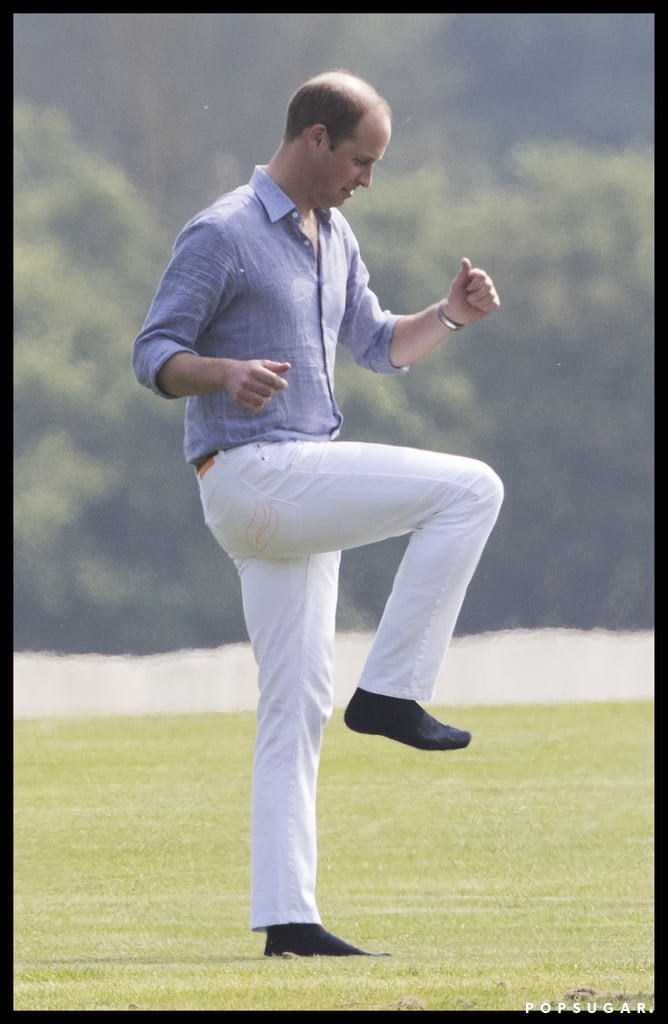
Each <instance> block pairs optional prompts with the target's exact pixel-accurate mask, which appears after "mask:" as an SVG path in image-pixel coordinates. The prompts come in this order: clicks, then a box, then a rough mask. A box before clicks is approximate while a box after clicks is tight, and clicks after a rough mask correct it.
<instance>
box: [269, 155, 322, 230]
mask: <svg viewBox="0 0 668 1024" xmlns="http://www.w3.org/2000/svg"><path fill="white" fill-rule="evenodd" d="M266 173H267V174H268V175H269V177H270V178H271V179H272V181H275V182H276V184H277V185H278V187H279V188H281V189H282V190H283V191H284V192H285V194H286V196H289V197H290V199H292V202H293V203H294V204H295V206H296V207H297V209H298V210H299V212H300V213H301V215H302V221H303V222H306V221H309V220H312V219H313V211H314V210H315V208H316V207H315V203H313V202H312V201H311V200H310V198H309V195H308V191H307V189H306V186H305V184H304V183H303V182H302V180H301V176H300V174H299V172H298V170H297V169H296V168H295V166H294V161H293V160H292V159H291V155H290V154H289V153H288V152H287V150H286V147H285V144H283V145H281V146H280V148H279V149H278V150H277V151H276V152H275V153H274V155H273V156H272V158H271V160H270V161H269V163H268V164H267V168H266Z"/></svg>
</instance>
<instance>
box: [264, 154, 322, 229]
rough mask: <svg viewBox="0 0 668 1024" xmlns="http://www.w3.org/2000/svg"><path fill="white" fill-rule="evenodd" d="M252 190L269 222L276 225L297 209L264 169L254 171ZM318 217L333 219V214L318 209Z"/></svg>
mask: <svg viewBox="0 0 668 1024" xmlns="http://www.w3.org/2000/svg"><path fill="white" fill-rule="evenodd" d="M250 184H251V187H252V189H253V190H254V192H255V194H256V196H257V197H258V199H259V200H260V202H261V203H262V205H263V206H264V208H265V210H266V211H267V216H268V217H269V220H270V221H271V222H272V224H274V223H275V222H276V221H277V220H280V219H281V218H282V217H285V216H286V214H288V213H292V211H293V210H296V209H297V207H296V206H295V204H294V203H293V202H292V199H290V196H287V195H286V194H285V192H284V191H283V189H282V188H280V187H279V186H278V185H277V184H276V182H275V181H274V179H273V178H270V177H269V175H268V174H267V172H266V170H265V168H264V167H262V166H260V165H259V164H258V166H257V167H256V168H255V170H254V171H253V175H252V177H251V180H250ZM317 212H318V215H319V216H320V217H322V218H324V219H325V220H329V219H330V218H331V215H332V212H331V210H328V209H318V211H317Z"/></svg>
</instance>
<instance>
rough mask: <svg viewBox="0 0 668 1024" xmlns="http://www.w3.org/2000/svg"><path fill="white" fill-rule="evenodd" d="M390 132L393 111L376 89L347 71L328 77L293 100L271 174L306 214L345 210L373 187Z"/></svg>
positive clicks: (319, 77)
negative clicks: (350, 201)
mask: <svg viewBox="0 0 668 1024" xmlns="http://www.w3.org/2000/svg"><path fill="white" fill-rule="evenodd" d="M391 128H392V112H391V110H390V107H389V105H388V104H387V102H386V101H385V100H384V99H383V98H382V96H380V95H379V94H378V93H377V92H376V90H375V89H374V88H373V86H371V85H369V83H368V82H365V81H364V79H361V78H358V77H357V76H356V75H352V74H350V72H348V71H338V70H337V71H326V72H324V73H323V74H320V75H316V76H315V77H314V78H311V79H309V81H308V82H305V83H304V85H302V86H301V87H300V88H299V89H298V90H297V92H296V93H295V94H294V96H293V97H292V99H291V100H290V103H289V106H288V113H287V119H286V127H285V133H284V136H283V144H282V146H281V149H280V150H279V157H278V160H276V158H275V159H274V161H272V165H271V168H272V171H273V172H274V176H275V178H276V180H277V181H278V182H279V184H281V185H282V187H283V188H284V189H285V190H286V192H288V194H289V195H291V196H292V197H293V198H294V199H295V201H296V202H298V204H300V205H301V206H302V207H303V208H309V207H310V208H311V209H314V208H316V207H330V206H341V205H342V204H343V203H344V202H345V201H346V199H349V198H350V196H352V195H353V193H354V192H355V190H356V189H357V188H360V187H361V188H368V187H369V185H370V184H371V179H372V176H373V168H374V165H375V163H376V162H377V161H378V160H380V159H381V157H382V156H383V154H384V152H385V149H386V148H387V144H388V142H389V141H390V135H391Z"/></svg>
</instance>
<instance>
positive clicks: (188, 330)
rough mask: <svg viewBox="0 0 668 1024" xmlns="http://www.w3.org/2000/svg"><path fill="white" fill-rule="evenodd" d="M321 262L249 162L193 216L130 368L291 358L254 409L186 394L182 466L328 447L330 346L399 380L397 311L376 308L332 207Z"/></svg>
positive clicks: (347, 230)
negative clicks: (265, 444) (275, 447)
mask: <svg viewBox="0 0 668 1024" xmlns="http://www.w3.org/2000/svg"><path fill="white" fill-rule="evenodd" d="M316 212H317V217H318V222H319V248H320V255H319V259H316V255H315V253H314V250H313V246H312V244H311V242H310V241H309V240H308V239H307V237H306V235H304V234H303V233H302V231H301V229H300V227H299V220H300V215H299V211H298V210H297V208H296V207H295V205H294V203H293V202H292V200H291V199H290V198H289V197H288V196H287V195H286V194H285V193H284V192H283V191H282V189H280V188H279V187H278V185H277V184H276V183H275V182H274V181H273V180H272V179H271V178H270V177H269V176H268V175H267V174H266V172H265V170H264V169H263V168H262V167H256V168H255V170H254V172H253V175H252V177H251V180H250V182H249V183H248V184H247V185H242V186H240V187H239V188H237V189H235V190H234V191H233V192H229V193H227V194H225V195H223V196H221V197H220V198H219V199H218V200H217V201H216V202H215V203H213V205H212V206H210V207H208V208H207V209H206V210H203V211H202V212H201V213H199V214H197V215H196V216H195V217H193V219H192V220H190V221H189V222H188V223H187V224H186V225H185V227H184V228H183V230H182V231H181V233H180V234H179V236H178V238H177V239H176V242H175V243H174V249H173V253H172V258H171V260H170V262H169V264H168V266H167V268H166V270H165V272H164V274H163V276H162V279H161V281H160V284H159V286H158V290H157V292H156V295H155V298H154V299H153V302H152V304H151V308H150V310H149V312H148V315H147V317H146V320H145V322H144V324H143V326H142V329H141V332H140V333H139V334H138V336H137V337H136V339H135V342H134V346H133V355H132V366H133V370H134V373H135V376H136V378H137V380H138V381H139V383H140V384H143V385H144V386H145V387H147V388H150V389H151V390H153V391H154V392H155V393H156V394H157V395H160V396H162V397H163V398H173V397H174V396H173V395H169V394H167V393H166V392H164V391H162V390H161V389H160V387H159V386H158V383H157V376H158V373H159V371H160V369H161V367H162V366H163V365H164V364H165V363H166V362H167V360H168V359H169V358H170V357H171V356H173V355H175V353H177V352H184V351H186V352H194V353H196V354H198V355H201V356H217V357H221V356H222V357H227V358H231V359H273V360H276V361H278V362H284V361H286V362H289V363H290V364H291V369H290V370H289V371H288V373H287V374H286V375H285V376H286V380H287V382H288V385H289V386H288V387H287V388H285V389H283V390H282V391H278V392H276V393H275V395H274V397H273V398H272V400H271V402H269V403H268V404H267V406H266V407H265V408H264V409H263V410H261V411H260V412H245V411H244V410H243V409H240V408H239V406H238V405H236V403H235V402H233V401H232V399H231V398H230V397H229V395H227V394H226V393H225V392H222V391H221V392H216V393H214V394H209V395H193V396H189V397H188V398H186V408H185V440H184V454H185V458H186V462H193V461H194V460H195V459H197V458H198V457H200V456H202V455H205V454H207V453H208V452H211V451H216V450H218V449H220V448H233V447H235V446H237V445H242V444H249V443H251V442H254V441H286V440H291V439H292V440H294V439H297V440H329V439H333V438H335V437H336V436H337V435H338V434H339V432H340V430H341V424H342V422H343V416H342V413H341V411H340V409H339V407H338V405H337V402H336V399H335V397H334V363H335V357H336V346H337V344H338V343H340V344H342V345H345V347H346V348H347V349H348V350H349V351H350V353H351V355H352V357H353V359H354V360H355V362H356V363H358V364H359V365H360V366H363V367H366V368H367V369H369V370H373V371H375V372H377V373H404V372H406V368H405V367H404V368H398V367H395V366H393V365H392V363H391V362H390V358H389V346H390V341H391V339H392V332H393V329H394V324H395V323H396V321H397V320H398V319H399V316H398V315H396V314H393V313H391V312H390V311H388V310H385V311H383V310H381V308H380V304H379V302H378V299H377V297H376V295H375V294H374V293H373V292H372V291H371V290H370V288H369V286H368V282H369V274H368V271H367V269H366V267H365V265H364V263H363V261H362V258H361V255H360V251H359V245H358V243H357V240H356V238H355V236H354V234H353V231H352V229H351V227H350V225H349V224H348V222H347V220H346V219H345V217H344V216H343V214H341V213H340V212H339V210H338V209H331V210H318V211H316Z"/></svg>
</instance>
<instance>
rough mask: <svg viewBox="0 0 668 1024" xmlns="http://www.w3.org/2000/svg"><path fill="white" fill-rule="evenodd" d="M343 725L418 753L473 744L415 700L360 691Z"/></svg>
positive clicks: (347, 709) (351, 701)
mask: <svg viewBox="0 0 668 1024" xmlns="http://www.w3.org/2000/svg"><path fill="white" fill-rule="evenodd" d="M344 721H345V723H346V725H347V726H348V728H349V729H352V730H353V731H354V732H362V733H367V734H369V735H372V736H387V737H388V738H389V739H392V740H397V742H398V743H406V744H408V746H411V747H417V748H418V750H460V749H461V748H462V747H467V746H468V745H469V743H470V742H471V733H470V732H465V731H464V730H463V729H456V728H455V727H454V726H453V725H444V724H443V723H441V722H439V721H437V720H436V719H435V718H433V717H432V715H430V714H428V713H427V712H426V711H425V710H424V708H421V707H420V705H419V704H417V703H416V702H415V701H414V700H406V699H405V698H404V697H386V696H384V695H383V694H377V693H369V692H368V691H367V690H361V689H359V687H358V688H357V690H355V692H354V694H353V696H352V698H351V700H350V703H349V704H348V707H347V708H346V711H345V714H344Z"/></svg>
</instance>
